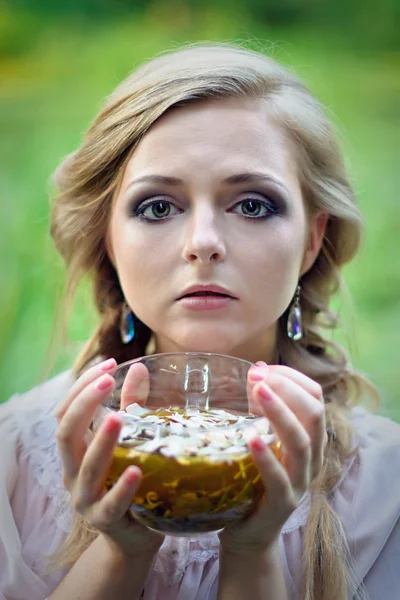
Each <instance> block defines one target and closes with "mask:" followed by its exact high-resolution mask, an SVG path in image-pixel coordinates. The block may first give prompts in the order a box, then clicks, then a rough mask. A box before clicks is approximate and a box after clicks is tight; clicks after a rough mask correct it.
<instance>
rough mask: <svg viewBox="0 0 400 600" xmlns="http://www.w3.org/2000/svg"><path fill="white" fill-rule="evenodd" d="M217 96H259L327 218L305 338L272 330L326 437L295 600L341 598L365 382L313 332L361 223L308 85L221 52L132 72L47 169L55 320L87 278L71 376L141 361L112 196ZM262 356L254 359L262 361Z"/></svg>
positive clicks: (79, 539) (236, 53) (78, 547)
mask: <svg viewBox="0 0 400 600" xmlns="http://www.w3.org/2000/svg"><path fill="white" fill-rule="evenodd" d="M217 98H221V99H223V98H260V99H263V100H264V102H265V109H266V110H267V111H269V114H271V115H272V116H273V117H274V119H275V120H276V122H277V123H278V124H279V125H280V126H281V127H282V128H283V130H284V131H285V132H286V134H287V136H288V140H289V141H290V142H291V144H292V145H293V147H294V148H295V153H296V157H297V161H298V172H299V176H300V178H301V186H302V191H303V195H304V198H305V200H306V202H307V205H308V207H309V208H310V210H311V211H316V210H318V209H323V210H324V211H326V212H328V213H329V215H330V217H329V221H328V225H327V230H326V234H325V237H324V240H323V244H322V248H321V251H320V253H319V255H318V257H317V260H316V261H315V264H314V265H313V267H312V268H311V269H310V270H309V271H308V272H307V273H306V274H305V275H304V276H303V277H302V280H301V285H302V297H301V306H302V312H303V329H304V334H303V339H302V340H301V342H300V343H299V342H294V341H292V340H290V339H289V338H288V337H287V335H286V320H287V311H286V312H285V314H283V315H282V317H281V319H280V324H279V334H278V350H279V356H280V358H281V360H282V362H284V363H285V364H287V365H290V366H291V367H294V368H295V369H298V370H300V371H302V372H303V373H305V374H306V375H309V376H310V377H312V378H313V379H314V380H316V381H317V382H319V383H320V384H321V386H322V388H323V391H324V398H325V402H326V409H327V410H326V412H327V426H328V430H329V431H330V432H331V435H329V441H328V445H327V448H326V452H325V461H324V467H323V470H322V472H321V473H320V475H319V476H318V478H317V479H316V480H314V481H313V484H312V487H311V490H310V493H311V509H310V515H309V519H308V525H307V530H306V533H305V542H304V543H305V546H304V554H303V591H302V598H303V600H338V599H342V598H346V597H347V589H348V585H349V580H348V579H349V572H350V569H349V560H350V557H349V554H348V551H347V548H346V542H345V533H344V532H343V531H342V528H341V525H340V520H339V519H338V518H337V517H336V515H334V514H333V512H332V510H331V508H330V506H329V503H328V501H327V494H328V492H329V490H330V489H331V488H332V486H333V485H334V483H335V482H337V481H338V479H339V477H340V475H341V472H342V469H343V464H344V461H345V459H346V457H348V456H349V453H350V440H351V430H350V427H349V424H348V422H347V419H346V412H347V410H348V409H349V407H350V406H351V405H352V404H353V403H355V402H357V401H358V400H359V398H360V396H361V394H362V393H363V391H369V392H370V391H371V386H370V384H368V382H367V381H366V380H364V379H363V378H362V377H361V376H360V375H358V374H356V373H355V372H354V371H353V370H352V369H351V367H350V365H349V363H348V359H347V357H346V355H345V353H344V351H343V350H342V349H341V348H340V347H339V346H338V345H336V344H334V343H333V342H332V341H328V340H327V339H326V338H325V337H324V336H323V334H322V331H323V329H334V328H335V327H336V326H337V318H336V315H335V314H334V313H333V312H332V311H330V309H329V301H330V298H331V295H332V294H333V292H335V291H336V290H337V289H338V287H339V286H340V284H341V277H340V272H339V269H340V267H341V266H342V265H344V264H345V263H347V262H348V261H349V260H350V259H351V258H352V257H353V256H354V254H355V253H356V251H357V249H358V246H359V239H360V230H361V225H362V219H361V215H360V212H359V209H358V207H357V205H356V200H355V194H354V192H353V190H352V187H351V184H350V182H349V179H348V176H347V174H346V169H345V165H344V161H343V158H342V154H341V151H340V148H339V145H338V142H337V140H336V136H335V133H334V131H333V128H332V125H331V124H330V122H329V120H328V119H327V117H326V115H325V113H324V110H323V108H322V106H321V105H320V104H319V103H318V102H317V100H315V98H314V97H313V96H312V95H311V94H310V93H309V92H308V90H307V89H306V88H305V86H304V85H303V84H302V83H301V82H300V81H299V80H298V79H297V78H296V77H295V76H294V75H293V74H292V73H291V72H290V71H289V70H287V69H285V68H283V67H282V66H281V65H279V64H278V63H277V62H276V61H275V60H273V59H271V58H267V57H265V56H264V55H262V54H259V53H256V52H252V51H249V50H246V49H243V48H240V47H236V46H230V45H212V46H196V47H188V48H185V49H182V50H178V51H174V52H172V53H168V54H166V55H163V56H161V57H158V58H156V59H154V60H152V61H150V62H148V63H147V64H146V65H144V66H142V67H140V68H139V69H137V70H136V71H135V72H134V73H133V74H131V75H130V76H129V77H128V78H127V79H126V80H125V81H124V82H123V83H122V84H121V85H120V86H119V87H118V88H117V89H116V90H115V91H114V93H113V94H112V95H111V96H110V97H109V98H108V99H107V101H106V103H105V106H104V108H103V109H102V110H101V111H100V113H99V114H98V116H97V117H96V118H95V120H94V121H93V123H92V125H91V126H90V128H89V130H88V131H87V133H86V135H85V137H84V139H83V142H82V145H81V147H80V148H79V149H78V150H76V151H75V152H73V153H72V154H71V155H69V156H68V157H67V158H66V159H65V160H64V161H63V162H62V164H61V165H60V166H59V168H58V169H57V171H56V174H55V179H56V183H57V186H58V188H59V195H58V196H57V198H56V200H55V204H54V209H53V213H52V221H51V233H52V236H53V239H54V243H55V246H56V248H57V250H58V251H59V252H60V254H61V255H62V256H63V258H64V260H65V262H66V266H67V279H66V294H65V306H64V308H65V312H64V322H66V320H67V318H68V312H69V308H70V305H71V303H72V299H73V297H74V294H75V291H76V288H77V285H78V283H79V281H80V280H81V278H82V277H83V276H85V275H87V274H89V275H91V276H92V278H93V293H94V301H95V304H96V307H97V310H98V312H99V315H100V320H99V326H98V328H97V329H96V331H95V332H94V334H93V336H92V337H91V338H90V340H89V341H88V343H87V345H86V347H85V348H84V349H83V351H82V352H81V354H80V355H79V356H78V358H77V360H76V362H75V364H74V365H73V371H74V372H75V373H76V374H77V375H79V374H80V373H81V372H82V371H83V370H84V369H85V368H86V367H87V365H88V363H89V362H90V361H91V360H93V359H95V358H96V357H98V356H101V357H111V356H113V357H115V358H116V359H117V361H118V362H122V361H124V360H128V359H130V358H133V357H135V356H140V355H143V354H144V351H145V347H146V345H147V343H148V341H149V338H150V335H151V332H150V330H149V329H148V328H147V327H146V325H144V324H143V323H141V322H140V321H139V324H138V330H137V334H136V337H135V340H134V342H132V343H131V344H128V345H123V344H122V343H121V340H120V334H119V320H120V315H121V310H122V303H123V300H124V299H123V294H122V291H121V288H120V285H119V281H118V275H117V273H116V271H115V270H114V267H113V266H112V264H111V262H110V260H109V258H108V256H107V252H106V248H105V238H106V233H107V228H108V220H109V216H110V207H111V202H112V199H113V197H114V195H115V192H116V190H117V189H118V186H119V184H120V182H121V178H122V175H123V172H124V169H125V166H126V164H127V161H128V160H129V157H130V156H131V154H132V152H134V150H135V148H136V146H137V144H138V142H139V141H140V139H141V138H142V137H143V136H144V135H145V134H146V132H147V131H148V129H149V128H150V127H151V126H152V125H153V123H154V122H155V121H156V120H157V119H158V118H159V117H161V115H163V114H164V113H165V112H166V111H168V110H169V109H171V108H172V107H179V106H182V105H185V104H188V103H193V102H199V101H204V100H206V99H217ZM260 358H262V357H260ZM95 535H96V532H93V531H90V530H89V529H88V528H87V526H86V525H85V523H84V522H83V520H82V519H81V518H80V517H79V516H77V519H76V522H75V525H74V528H73V531H72V533H71V535H70V536H69V538H68V539H67V541H66V543H65V544H64V546H63V548H62V549H61V553H60V554H59V555H58V559H59V560H58V564H61V563H63V564H68V563H71V562H74V561H75V560H77V558H78V557H79V556H80V554H81V553H82V552H83V550H84V549H85V548H86V547H87V546H88V545H89V544H90V543H91V541H92V539H93V537H94V536H95Z"/></svg>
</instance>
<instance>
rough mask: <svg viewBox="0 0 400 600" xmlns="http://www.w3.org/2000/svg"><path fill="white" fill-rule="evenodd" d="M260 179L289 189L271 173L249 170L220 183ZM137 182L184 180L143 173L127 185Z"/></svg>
mask: <svg viewBox="0 0 400 600" xmlns="http://www.w3.org/2000/svg"><path fill="white" fill-rule="evenodd" d="M260 180H261V181H268V182H269V183H274V184H275V185H279V186H280V187H281V188H283V189H284V190H285V191H286V192H287V193H289V190H288V189H287V187H286V186H285V184H284V183H283V182H282V181H280V180H279V179H276V178H275V177H272V176H271V175H266V174H265V173H261V172H259V171H249V172H246V173H237V174H235V175H230V176H229V177H227V178H226V179H224V180H223V181H222V183H228V184H230V185H235V184H239V183H254V182H255V181H260ZM139 183H153V184H154V183H155V184H161V185H170V186H178V185H184V183H185V182H184V181H183V180H182V179H179V178H178V177H169V176H167V175H143V176H142V177H137V178H136V179H133V180H132V181H130V183H129V184H128V187H132V186H134V185H137V184H139Z"/></svg>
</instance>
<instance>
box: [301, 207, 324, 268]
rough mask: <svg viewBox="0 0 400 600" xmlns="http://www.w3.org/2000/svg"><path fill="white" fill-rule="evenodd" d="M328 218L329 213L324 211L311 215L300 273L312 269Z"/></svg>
mask: <svg viewBox="0 0 400 600" xmlns="http://www.w3.org/2000/svg"><path fill="white" fill-rule="evenodd" d="M328 219H329V215H328V213H326V212H322V211H319V212H317V213H315V215H313V216H312V217H311V221H310V225H309V230H308V239H307V245H306V247H305V250H304V255H303V262H302V264H301V270H300V275H304V273H307V271H308V270H309V269H311V267H312V266H313V264H314V262H315V260H316V258H317V256H318V253H319V251H320V249H321V246H322V241H323V239H324V235H325V231H326V226H327V223H328Z"/></svg>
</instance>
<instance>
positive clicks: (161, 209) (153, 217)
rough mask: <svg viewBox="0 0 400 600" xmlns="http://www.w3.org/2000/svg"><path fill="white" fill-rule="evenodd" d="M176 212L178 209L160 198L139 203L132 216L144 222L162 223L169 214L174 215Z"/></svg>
mask: <svg viewBox="0 0 400 600" xmlns="http://www.w3.org/2000/svg"><path fill="white" fill-rule="evenodd" d="M174 211H175V213H174ZM177 212H178V209H177V208H176V207H175V206H174V205H173V204H172V203H171V202H169V201H168V200H165V199H164V198H160V199H158V200H152V201H150V202H143V203H141V204H140V205H139V206H138V207H136V208H135V209H134V211H133V214H134V216H135V217H139V218H140V219H143V220H144V221H163V220H164V219H166V218H167V217H170V216H171V214H176V213H177Z"/></svg>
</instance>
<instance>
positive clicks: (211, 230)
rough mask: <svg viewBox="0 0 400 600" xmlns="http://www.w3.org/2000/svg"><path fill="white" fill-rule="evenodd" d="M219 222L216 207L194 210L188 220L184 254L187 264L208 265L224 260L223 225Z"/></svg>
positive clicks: (203, 207) (206, 206)
mask: <svg viewBox="0 0 400 600" xmlns="http://www.w3.org/2000/svg"><path fill="white" fill-rule="evenodd" d="M217 221H218V216H217V214H216V211H215V208H214V207H212V206H210V205H208V204H203V205H201V206H197V207H196V208H195V209H193V213H192V214H191V215H190V217H189V218H188V222H187V231H186V233H185V242H184V247H183V252H182V255H183V258H184V259H185V260H186V261H187V262H195V261H197V262H198V263H202V264H208V263H210V262H220V261H222V260H224V258H225V255H226V249H225V243H224V240H223V232H222V231H221V225H220V224H218V222H217Z"/></svg>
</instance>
